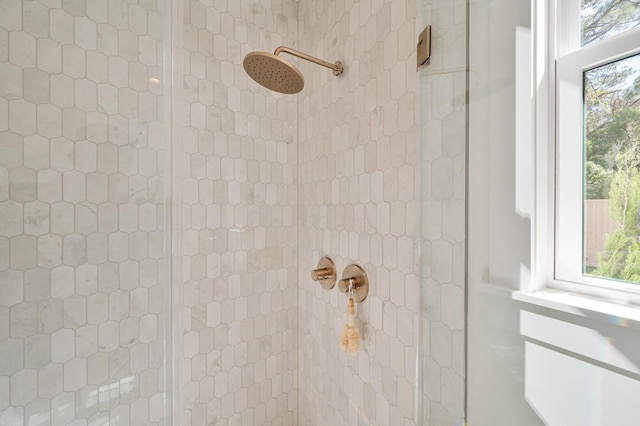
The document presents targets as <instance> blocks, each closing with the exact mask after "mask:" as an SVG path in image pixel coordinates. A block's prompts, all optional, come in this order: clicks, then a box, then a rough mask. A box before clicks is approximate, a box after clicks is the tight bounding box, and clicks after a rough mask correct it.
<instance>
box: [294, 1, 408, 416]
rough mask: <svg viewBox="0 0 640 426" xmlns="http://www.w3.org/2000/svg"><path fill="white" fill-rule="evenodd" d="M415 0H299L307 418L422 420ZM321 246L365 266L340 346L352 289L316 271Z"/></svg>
mask: <svg viewBox="0 0 640 426" xmlns="http://www.w3.org/2000/svg"><path fill="white" fill-rule="evenodd" d="M417 3H418V2H417V1H416V0H407V1H405V0H400V1H398V0H393V1H392V0H381V1H353V0H346V1H331V0H300V14H299V19H300V29H301V32H300V48H301V50H302V51H304V52H306V53H309V54H311V55H314V56H317V57H319V58H322V59H324V60H327V61H330V62H333V61H336V60H340V61H342V62H343V63H344V65H345V72H344V74H343V75H341V76H339V77H334V76H333V75H332V73H331V71H330V70H327V69H325V68H321V67H318V66H316V65H313V64H307V63H301V64H300V66H301V71H302V73H303V74H304V75H305V77H306V82H307V87H305V89H304V91H303V92H302V93H301V94H300V95H298V101H299V105H298V106H299V108H298V111H299V125H298V126H299V127H298V129H299V130H298V131H299V135H300V140H299V142H298V144H299V154H298V155H299V170H300V172H299V173H300V178H299V194H300V287H299V288H300V290H299V292H300V295H299V309H300V320H299V336H300V367H299V368H300V406H299V418H300V421H299V424H301V425H357V424H362V425H365V424H366V425H378V424H379V425H410V424H415V411H416V406H415V404H414V398H415V396H416V394H415V387H416V348H417V324H418V322H417V318H418V312H419V306H418V305H419V304H418V301H419V278H418V277H419V275H418V249H417V248H418V241H419V216H418V215H419V201H418V198H419V194H420V189H419V176H418V175H419V173H418V171H419V157H420V135H419V126H418V123H419V121H418V108H417V101H418V97H417V90H418V73H417V72H416V62H415V45H416V38H415V37H416V34H417V31H416V30H417V29H416V15H417ZM322 256H330V257H332V258H333V259H334V260H335V262H336V266H337V269H338V273H339V274H341V273H342V270H343V269H344V267H345V266H347V265H348V264H349V263H352V262H354V263H357V264H359V265H361V266H363V267H364V269H365V270H366V272H367V274H368V275H369V280H370V286H371V287H370V290H369V296H368V298H367V299H366V300H365V301H364V302H363V303H361V304H359V305H358V312H357V318H358V322H359V326H360V327H361V337H362V341H361V345H360V350H359V352H358V353H357V354H356V355H354V356H348V355H346V354H345V353H344V352H343V351H342V349H341V346H340V333H341V329H342V326H343V324H344V322H345V316H346V302H347V298H346V297H345V295H344V294H342V293H340V292H339V290H338V288H337V286H336V287H335V288H334V289H333V290H330V291H327V290H324V289H323V288H322V287H321V286H320V285H319V284H318V283H315V282H312V281H311V280H310V277H309V271H310V270H311V269H313V268H314V267H315V265H316V263H317V261H318V259H319V258H320V257H322Z"/></svg>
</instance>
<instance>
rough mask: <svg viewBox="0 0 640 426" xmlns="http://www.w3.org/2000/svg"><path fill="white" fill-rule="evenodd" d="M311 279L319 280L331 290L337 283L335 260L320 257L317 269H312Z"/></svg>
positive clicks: (324, 286)
mask: <svg viewBox="0 0 640 426" xmlns="http://www.w3.org/2000/svg"><path fill="white" fill-rule="evenodd" d="M311 279H312V280H313V281H319V282H320V285H321V286H322V287H323V288H325V289H327V290H331V289H332V288H333V287H334V286H335V285H336V265H335V264H334V263H333V260H331V259H329V258H328V257H323V258H322V259H320V260H319V261H318V267H317V269H314V270H312V271H311Z"/></svg>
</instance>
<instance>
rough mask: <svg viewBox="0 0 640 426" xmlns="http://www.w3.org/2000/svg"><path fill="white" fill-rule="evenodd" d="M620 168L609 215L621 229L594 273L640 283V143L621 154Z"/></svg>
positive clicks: (609, 239)
mask: <svg viewBox="0 0 640 426" xmlns="http://www.w3.org/2000/svg"><path fill="white" fill-rule="evenodd" d="M636 142H637V141H636ZM617 166H618V170H617V172H616V173H615V175H614V177H613V179H612V182H611V189H610V196H611V201H610V207H609V213H610V215H611V218H612V219H613V220H614V221H615V222H616V224H617V225H618V228H617V229H616V231H615V232H614V233H613V234H612V235H610V236H609V238H608V239H607V244H606V249H605V251H604V253H602V254H601V255H600V262H599V267H598V268H597V269H596V270H595V271H593V274H594V275H598V276H602V277H607V278H614V279H619V280H624V281H633V282H640V144H638V143H636V144H634V145H633V146H631V147H629V148H628V149H625V150H624V151H621V152H620V153H619V154H618V156H617Z"/></svg>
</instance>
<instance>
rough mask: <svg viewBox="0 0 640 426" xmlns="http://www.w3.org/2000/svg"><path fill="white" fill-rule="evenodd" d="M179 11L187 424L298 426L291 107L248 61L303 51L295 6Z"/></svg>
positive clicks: (272, 3) (275, 1)
mask: <svg viewBox="0 0 640 426" xmlns="http://www.w3.org/2000/svg"><path fill="white" fill-rule="evenodd" d="M182 4H183V6H184V9H183V22H182V23H180V22H178V23H177V24H176V26H177V28H180V31H181V35H182V46H183V48H182V49H181V51H180V54H181V55H182V57H181V62H182V65H183V66H182V71H181V72H182V76H181V87H180V90H181V92H182V93H181V94H180V99H181V100H182V104H181V105H180V107H179V110H180V111H181V112H183V113H184V117H183V119H184V127H183V128H182V129H178V130H179V132H180V133H181V134H182V137H181V138H180V143H181V144H182V150H181V151H182V152H181V153H179V155H178V156H177V157H176V159H175V160H176V161H178V162H179V164H178V167H177V168H178V170H180V172H181V176H180V179H181V180H182V182H183V186H182V188H181V197H182V208H181V213H180V216H181V217H180V219H179V220H180V230H181V238H182V249H181V250H182V259H183V262H182V271H183V273H182V275H183V276H182V280H181V284H180V286H179V287H180V288H181V290H182V295H181V296H182V306H183V313H182V322H183V329H184V344H183V366H184V368H183V371H182V372H181V375H182V377H183V381H184V384H183V386H184V389H183V395H184V400H183V402H182V405H183V424H184V425H194V426H196V425H197V426H200V425H218V424H242V425H256V426H258V425H260V426H261V425H271V424H274V425H275V424H278V425H282V424H286V425H295V424H298V423H297V383H298V378H297V367H298V336H297V334H296V329H297V283H298V264H297V256H298V254H297V243H298V234H297V224H298V222H297V197H298V194H297V168H296V167H297V155H298V146H297V124H296V123H297V109H296V97H295V96H285V95H279V94H276V93H273V92H270V91H268V90H267V89H264V88H262V87H260V86H259V85H258V84H257V83H255V82H254V81H253V80H251V79H250V78H249V77H248V76H247V75H246V73H245V72H244V70H243V68H242V59H243V57H244V55H246V54H247V53H249V52H251V51H256V50H259V51H273V50H274V49H275V48H276V47H278V46H280V45H282V44H284V45H287V46H292V47H296V40H297V36H298V21H297V13H298V8H297V3H296V2H295V1H293V0H242V1H239V0H215V1H213V2H212V1H195V0H193V1H192V0H185V1H184V2H182Z"/></svg>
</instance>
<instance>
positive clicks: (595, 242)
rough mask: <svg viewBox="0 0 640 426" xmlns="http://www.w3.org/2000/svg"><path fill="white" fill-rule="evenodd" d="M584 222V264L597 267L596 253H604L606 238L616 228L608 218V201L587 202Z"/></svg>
mask: <svg viewBox="0 0 640 426" xmlns="http://www.w3.org/2000/svg"><path fill="white" fill-rule="evenodd" d="M584 220H585V253H584V255H585V264H586V265H587V266H591V267H597V266H598V253H600V252H602V251H604V249H605V246H606V244H607V236H608V235H611V234H612V233H613V232H614V231H615V230H616V228H617V224H616V223H615V222H614V221H612V220H611V218H610V217H609V200H587V202H586V206H585V212H584Z"/></svg>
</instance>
